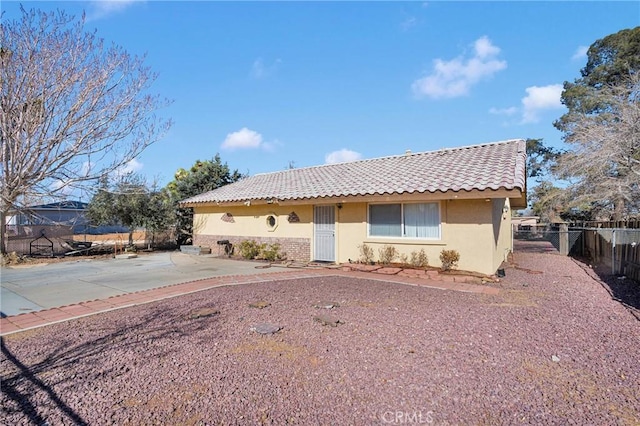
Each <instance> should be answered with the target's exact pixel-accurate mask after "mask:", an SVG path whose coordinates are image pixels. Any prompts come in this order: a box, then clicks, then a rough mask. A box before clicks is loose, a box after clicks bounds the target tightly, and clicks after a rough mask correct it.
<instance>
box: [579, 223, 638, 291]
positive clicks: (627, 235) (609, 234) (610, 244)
mask: <svg viewBox="0 0 640 426" xmlns="http://www.w3.org/2000/svg"><path fill="white" fill-rule="evenodd" d="M609 223H610V222H609ZM609 223H607V224H609ZM627 224H628V222H627ZM631 224H632V226H633V227H631V226H628V227H624V228H620V227H607V226H599V227H574V226H572V227H571V228H570V229H571V230H572V231H578V230H579V231H581V235H580V238H579V241H578V242H577V244H576V245H575V246H574V251H573V254H577V255H579V256H582V257H585V258H587V259H589V260H590V261H592V262H594V263H596V264H603V265H605V266H607V267H610V268H611V274H612V275H624V276H626V277H627V278H631V279H633V280H635V281H638V282H640V247H639V246H640V226H638V225H639V224H640V222H637V221H636V222H632V223H631Z"/></svg>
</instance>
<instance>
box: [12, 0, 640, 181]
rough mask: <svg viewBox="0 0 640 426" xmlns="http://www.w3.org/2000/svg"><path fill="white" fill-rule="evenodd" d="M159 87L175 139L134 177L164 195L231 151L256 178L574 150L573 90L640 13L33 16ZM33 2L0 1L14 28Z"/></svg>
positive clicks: (475, 7) (432, 6) (304, 5)
mask: <svg viewBox="0 0 640 426" xmlns="http://www.w3.org/2000/svg"><path fill="white" fill-rule="evenodd" d="M23 5H24V6H25V8H27V9H29V8H32V7H35V8H40V9H43V10H51V9H56V8H59V9H64V10H66V11H68V12H69V13H72V14H76V15H80V14H81V13H82V11H83V10H85V11H86V13H87V18H88V22H87V29H90V30H92V29H96V30H97V33H98V36H100V37H102V38H104V39H105V40H107V41H109V42H114V43H116V44H118V45H121V46H122V47H124V48H125V49H126V50H127V51H129V52H130V53H133V54H144V53H146V54H147V61H146V63H147V64H148V65H149V66H151V68H152V69H153V70H154V71H155V72H157V73H159V77H158V79H157V81H156V82H155V84H154V86H153V91H154V92H156V93H159V94H161V95H163V96H166V97H167V98H170V99H172V100H173V103H172V105H171V106H170V107H168V108H166V109H165V110H163V111H162V114H163V115H165V116H167V117H171V118H172V119H173V121H174V125H173V127H172V129H171V130H170V132H169V133H168V134H167V135H166V137H165V138H164V139H163V140H161V141H159V142H157V143H156V144H154V145H152V146H151V147H149V148H148V149H147V150H146V151H145V152H144V153H143V154H142V155H141V156H140V158H139V159H138V160H137V161H135V162H134V163H132V164H130V166H129V168H130V169H131V170H135V171H138V172H139V173H141V174H143V175H145V176H147V177H148V178H150V179H153V178H157V179H159V182H160V183H161V184H163V185H164V184H165V183H167V182H168V181H170V180H171V179H172V178H173V174H174V173H175V171H176V170H177V169H179V168H189V167H190V166H191V165H192V164H193V163H194V162H195V161H196V160H198V159H200V160H206V159H211V158H213V156H214V155H215V154H216V153H219V154H220V156H221V157H222V160H223V161H224V162H227V163H228V164H229V166H230V167H231V168H232V169H238V170H239V171H240V172H242V173H249V174H256V173H262V172H270V171H278V170H283V169H285V168H287V166H288V165H289V163H290V162H293V163H294V165H295V167H305V166H312V165H318V164H324V163H326V162H338V161H346V160H353V159H358V158H374V157H380V156H386V155H395V154H402V153H404V152H405V150H408V149H410V150H412V151H413V152H420V151H429V150H436V149H440V148H444V147H456V146H463V145H473V144H479V143H484V142H491V141H499V140H505V139H514V138H543V139H544V141H545V142H546V143H548V144H550V145H553V146H556V147H562V134H561V133H560V132H558V131H557V130H555V128H554V127H553V125H552V123H553V121H554V120H555V119H557V118H558V117H559V116H560V115H561V114H562V113H563V112H564V109H563V107H562V105H561V104H560V92H561V88H562V83H563V82H564V81H565V80H569V81H573V80H574V79H575V78H577V77H578V76H579V72H580V69H581V68H582V67H583V66H584V65H585V63H586V55H585V52H586V48H587V47H588V46H589V45H591V44H592V43H593V42H594V41H596V40H597V39H600V38H602V37H605V36H607V35H609V34H612V33H615V32H617V31H619V30H621V29H624V28H633V27H636V26H638V25H640V2H615V1H613V2H577V1H575V2H448V1H438V2H426V3H425V2H295V1H290V2H267V1H263V2H206V1H198V2H177V1H176V2H169V1H115V2H105V1H95V2H90V1H75V2H56V1H48V2H23ZM19 8H20V3H18V2H13V1H10V2H7V1H6V0H5V1H4V2H3V3H2V9H3V11H4V12H5V15H4V19H12V18H15V17H17V16H18V14H19Z"/></svg>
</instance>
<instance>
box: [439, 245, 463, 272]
mask: <svg viewBox="0 0 640 426" xmlns="http://www.w3.org/2000/svg"><path fill="white" fill-rule="evenodd" d="M459 260H460V253H458V252H457V251H456V250H442V251H441V252H440V262H442V270H443V271H448V270H450V269H455V268H456V267H457V266H458V261H459Z"/></svg>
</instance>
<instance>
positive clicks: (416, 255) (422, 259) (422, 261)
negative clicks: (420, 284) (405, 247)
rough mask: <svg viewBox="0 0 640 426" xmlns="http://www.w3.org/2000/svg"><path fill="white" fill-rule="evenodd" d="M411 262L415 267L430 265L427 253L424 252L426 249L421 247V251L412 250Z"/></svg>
mask: <svg viewBox="0 0 640 426" xmlns="http://www.w3.org/2000/svg"><path fill="white" fill-rule="evenodd" d="M410 262H411V266H413V267H414V268H426V267H427V266H429V258H428V257H427V253H425V252H424V249H420V251H419V252H416V251H412V252H411V261H410Z"/></svg>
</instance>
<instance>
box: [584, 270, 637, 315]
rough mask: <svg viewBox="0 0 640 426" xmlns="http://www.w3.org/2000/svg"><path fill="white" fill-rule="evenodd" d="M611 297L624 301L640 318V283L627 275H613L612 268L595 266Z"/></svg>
mask: <svg viewBox="0 0 640 426" xmlns="http://www.w3.org/2000/svg"><path fill="white" fill-rule="evenodd" d="M593 271H594V272H595V273H596V274H597V276H598V277H599V278H600V280H601V281H602V283H603V286H604V287H605V289H606V290H607V291H608V292H609V294H611V298H612V299H613V300H616V301H618V302H620V303H622V304H623V305H624V306H625V307H627V308H628V309H629V310H630V311H631V313H632V314H633V315H634V316H635V317H636V318H637V319H638V320H640V283H639V282H637V281H633V280H632V279H629V278H627V277H621V276H617V275H611V269H610V268H608V267H606V266H604V265H598V266H594V267H593Z"/></svg>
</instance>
